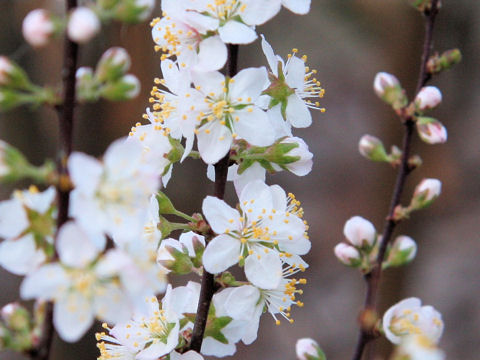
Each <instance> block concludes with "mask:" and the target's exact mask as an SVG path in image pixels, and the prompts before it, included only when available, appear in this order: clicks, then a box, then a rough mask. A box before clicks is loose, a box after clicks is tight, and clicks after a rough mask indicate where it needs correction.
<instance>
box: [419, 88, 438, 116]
mask: <svg viewBox="0 0 480 360" xmlns="http://www.w3.org/2000/svg"><path fill="white" fill-rule="evenodd" d="M441 102H442V93H441V92H440V90H438V88H437V87H436V86H425V87H423V88H422V89H421V90H420V91H419V92H418V94H417V96H416V97H415V105H416V106H417V107H418V109H419V110H421V111H424V110H429V109H433V108H434V107H437V106H438V105H439V104H440V103H441Z"/></svg>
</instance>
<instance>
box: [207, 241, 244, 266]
mask: <svg viewBox="0 0 480 360" xmlns="http://www.w3.org/2000/svg"><path fill="white" fill-rule="evenodd" d="M239 255H240V241H239V240H237V239H234V238H232V237H230V236H228V235H219V236H217V237H216V238H214V239H213V240H212V241H210V242H209V243H208V245H207V247H206V249H205V252H204V253H203V266H204V267H205V270H207V271H208V272H209V273H211V274H218V273H220V272H222V271H224V270H227V269H228V268H229V267H230V266H232V265H235V264H236V263H237V262H238V256H239Z"/></svg>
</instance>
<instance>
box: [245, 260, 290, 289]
mask: <svg viewBox="0 0 480 360" xmlns="http://www.w3.org/2000/svg"><path fill="white" fill-rule="evenodd" d="M245 275H246V276H247V279H248V281H250V282H251V283H252V284H253V285H255V286H256V287H259V288H260V289H265V290H271V289H276V288H277V287H278V285H279V284H280V280H281V279H282V261H281V260H280V256H279V255H278V253H277V252H276V251H269V252H268V253H263V252H262V253H260V252H259V253H254V254H253V255H250V256H248V257H247V258H246V259H245Z"/></svg>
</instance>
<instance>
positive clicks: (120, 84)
mask: <svg viewBox="0 0 480 360" xmlns="http://www.w3.org/2000/svg"><path fill="white" fill-rule="evenodd" d="M139 93H140V81H139V80H138V79H137V77H136V76H135V75H131V74H128V75H125V76H123V77H122V78H121V79H119V80H117V81H115V82H112V83H108V84H106V85H105V86H104V87H103V88H102V96H103V97H105V99H108V100H111V101H124V100H130V99H133V98H135V97H136V96H137V95H138V94H139Z"/></svg>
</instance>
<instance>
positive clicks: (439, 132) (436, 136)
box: [416, 116, 447, 144]
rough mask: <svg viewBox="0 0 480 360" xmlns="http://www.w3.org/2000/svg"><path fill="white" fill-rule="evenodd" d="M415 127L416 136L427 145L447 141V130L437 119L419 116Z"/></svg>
mask: <svg viewBox="0 0 480 360" xmlns="http://www.w3.org/2000/svg"><path fill="white" fill-rule="evenodd" d="M416 126H417V132H418V135H419V136H420V138H421V139H422V140H423V141H424V142H426V143H427V144H443V143H444V142H446V141H447V129H446V128H445V126H443V124H442V123H441V122H440V121H438V120H437V119H434V118H431V117H425V116H420V117H418V118H417V122H416Z"/></svg>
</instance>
